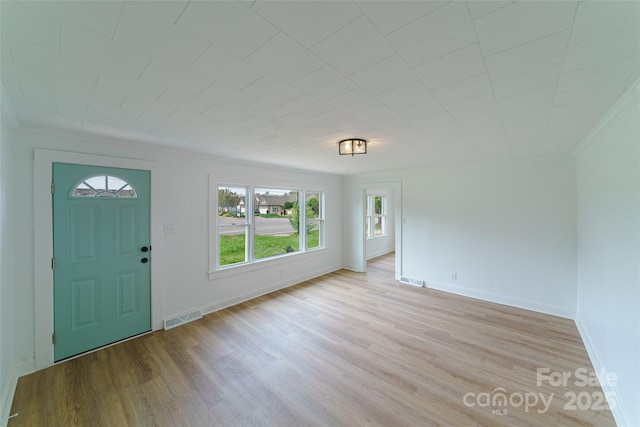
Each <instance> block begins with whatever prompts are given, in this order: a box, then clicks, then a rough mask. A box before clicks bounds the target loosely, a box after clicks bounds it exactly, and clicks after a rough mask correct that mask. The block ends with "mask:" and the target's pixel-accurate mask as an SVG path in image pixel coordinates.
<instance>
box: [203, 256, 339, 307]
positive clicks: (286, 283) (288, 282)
mask: <svg viewBox="0 0 640 427" xmlns="http://www.w3.org/2000/svg"><path fill="white" fill-rule="evenodd" d="M341 268H342V266H341V265H335V266H330V267H325V268H322V269H319V270H315V271H312V272H307V273H305V274H303V275H300V276H297V277H290V278H286V279H284V280H283V281H281V282H277V283H273V284H270V285H268V286H263V287H261V288H257V289H254V290H252V291H251V292H247V293H244V294H241V295H237V296H234V297H231V298H226V299H223V300H221V301H217V302H215V303H213V304H208V305H205V306H203V307H200V309H201V310H202V313H203V314H205V315H206V314H210V313H214V312H216V311H219V310H223V309H225V308H228V307H232V306H234V305H238V304H241V303H243V302H245V301H249V300H252V299H254V298H257V297H260V296H263V295H266V294H268V293H271V292H275V291H278V290H280V289H284V288H288V287H290V286H293V285H296V284H298V283H302V282H304V281H307V280H311V279H314V278H316V277H319V276H322V275H324V274H328V273H331V272H333V271H336V270H339V269H341Z"/></svg>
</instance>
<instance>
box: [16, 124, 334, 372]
mask: <svg viewBox="0 0 640 427" xmlns="http://www.w3.org/2000/svg"><path fill="white" fill-rule="evenodd" d="M12 148H13V166H14V174H13V182H14V183H16V189H15V198H14V199H15V200H14V212H15V213H16V215H15V221H14V225H13V230H14V233H15V235H16V236H20V239H15V242H14V248H13V249H14V251H13V253H14V275H15V277H16V280H17V282H19V286H18V285H17V286H16V287H15V289H14V292H15V294H14V319H13V321H14V325H16V327H15V329H16V330H15V347H14V357H15V359H16V360H17V361H18V362H19V363H20V362H24V363H27V362H29V361H32V360H33V358H34V351H35V350H34V327H35V326H34V317H36V316H35V314H34V286H35V284H34V259H33V256H32V254H33V252H34V241H33V226H34V220H35V219H36V218H37V219H38V220H42V218H44V217H43V216H48V215H50V212H46V211H45V212H34V201H33V188H34V170H33V165H34V149H35V148H46V149H50V150H61V151H69V152H81V153H88V154H95V155H106V156H115V157H123V158H128V159H145V160H150V161H154V162H158V163H159V164H160V165H161V166H160V170H161V172H160V177H156V179H158V181H157V182H159V185H160V186H161V187H162V188H163V196H162V199H161V201H160V208H159V209H158V210H159V211H161V218H162V222H163V223H171V224H174V227H175V233H173V234H162V236H163V241H162V242H161V244H162V248H163V250H162V254H163V255H162V259H159V258H158V256H157V254H155V253H154V259H153V261H154V262H156V263H160V264H161V265H162V266H163V274H162V275H161V277H155V278H154V279H153V280H154V285H153V286H154V292H156V291H157V289H156V287H157V284H158V282H159V283H160V284H161V289H160V290H159V291H160V292H161V294H162V297H161V304H162V313H163V316H162V317H163V318H167V317H170V316H171V315H174V314H179V313H183V312H185V311H188V310H191V309H194V308H202V309H203V310H205V311H212V310H216V309H219V308H222V307H225V306H228V305H232V304H235V303H237V302H240V301H243V300H246V299H249V298H251V297H254V296H257V295H260V294H263V293H266V292H268V291H270V290H274V289H277V288H281V287H283V286H288V285H290V284H293V283H297V282H299V281H301V280H304V279H306V278H309V277H312V276H316V275H319V274H323V273H326V272H328V271H332V270H335V269H337V268H340V267H341V263H342V251H341V244H342V243H341V222H340V213H341V200H342V188H341V184H342V178H341V177H340V176H335V175H327V174H318V173H307V172H303V171H296V170H287V169H282V168H270V167H266V166H259V165H255V164H248V163H242V162H235V161H230V160H228V159H220V158H214V157H208V156H204V155H194V154H189V153H186V152H179V151H169V150H165V149H163V148H160V147H153V146H142V145H140V144H136V143H132V142H117V141H112V140H107V139H100V138H91V137H86V136H79V135H71V134H68V135H67V134H65V135H63V134H54V133H41V132H37V131H28V130H16V131H15V143H14V144H13V147H12ZM210 174H215V175H217V176H225V177H228V178H229V180H230V181H232V182H242V181H243V180H244V178H245V177H247V176H248V177H250V179H251V181H252V182H260V183H263V184H264V185H282V184H288V185H290V186H292V187H295V188H298V187H299V186H308V187H310V188H313V189H324V190H326V195H325V196H326V199H325V200H326V220H325V222H326V229H327V235H326V246H327V250H321V251H317V252H314V253H309V254H302V255H294V256H295V257H297V258H296V262H291V258H289V259H287V260H286V261H285V262H283V261H282V259H281V260H269V261H265V262H264V263H262V264H260V268H256V266H248V267H239V268H237V269H234V270H233V271H234V272H233V274H229V273H226V274H221V275H214V276H215V277H214V280H209V277H208V266H209V263H208V257H209V249H208V247H209V240H208V230H209V197H208V191H209V175H210ZM152 180H153V178H152ZM159 214H160V213H158V212H156V213H152V223H153V222H154V215H159ZM163 223H160V224H157V225H156V226H158V227H163ZM152 244H156V243H155V242H152ZM43 261H44V262H47V260H37V261H36V262H43ZM18 279H19V280H18ZM157 326H158V325H154V327H157Z"/></svg>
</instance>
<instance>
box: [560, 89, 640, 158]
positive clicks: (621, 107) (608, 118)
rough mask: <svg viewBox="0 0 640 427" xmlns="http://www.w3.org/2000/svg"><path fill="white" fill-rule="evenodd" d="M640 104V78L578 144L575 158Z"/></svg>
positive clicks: (574, 153) (574, 152) (574, 151)
mask: <svg viewBox="0 0 640 427" xmlns="http://www.w3.org/2000/svg"><path fill="white" fill-rule="evenodd" d="M638 103H640V78H638V79H637V80H636V81H635V82H634V83H633V84H632V85H631V86H630V87H629V89H627V91H626V92H625V93H623V94H622V96H621V97H620V99H618V100H617V101H616V102H615V104H613V106H612V107H611V108H610V109H609V111H607V112H606V114H605V115H604V116H603V117H602V119H601V120H600V121H599V122H598V123H597V124H596V125H595V126H594V127H593V129H591V131H590V132H589V133H588V134H587V135H586V136H585V137H584V138H583V139H582V140H581V141H580V142H579V143H578V145H577V146H576V148H575V149H574V150H573V153H572V154H573V155H574V156H575V157H577V156H579V155H580V154H581V153H582V152H583V151H585V150H586V149H587V148H588V147H589V146H590V145H591V144H592V143H593V141H594V140H595V139H596V138H597V137H598V136H600V135H601V134H602V133H604V132H606V131H607V130H609V129H610V128H611V127H612V126H613V125H615V124H616V123H617V122H618V120H620V118H622V117H624V115H625V114H627V112H629V111H630V110H631V109H632V108H633V107H635V106H636V105H637V104H638Z"/></svg>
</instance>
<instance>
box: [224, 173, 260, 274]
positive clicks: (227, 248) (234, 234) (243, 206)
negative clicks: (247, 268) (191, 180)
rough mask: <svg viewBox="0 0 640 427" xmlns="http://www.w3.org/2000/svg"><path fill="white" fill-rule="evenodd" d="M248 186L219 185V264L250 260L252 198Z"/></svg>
mask: <svg viewBox="0 0 640 427" xmlns="http://www.w3.org/2000/svg"><path fill="white" fill-rule="evenodd" d="M247 194H249V192H248V191H247V187H231V186H227V185H219V186H218V217H217V224H218V265H219V266H220V267H223V266H225V265H231V264H238V263H243V262H248V261H249V224H250V223H249V216H248V215H247V209H248V208H249V209H250V208H251V205H252V203H251V200H247Z"/></svg>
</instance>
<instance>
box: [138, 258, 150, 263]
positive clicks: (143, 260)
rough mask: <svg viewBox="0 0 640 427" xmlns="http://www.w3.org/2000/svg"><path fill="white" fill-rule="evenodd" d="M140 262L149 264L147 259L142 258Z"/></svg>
mask: <svg viewBox="0 0 640 427" xmlns="http://www.w3.org/2000/svg"><path fill="white" fill-rule="evenodd" d="M140 262H141V263H143V264H146V263H147V262H149V258H142V259H141V260H140Z"/></svg>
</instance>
